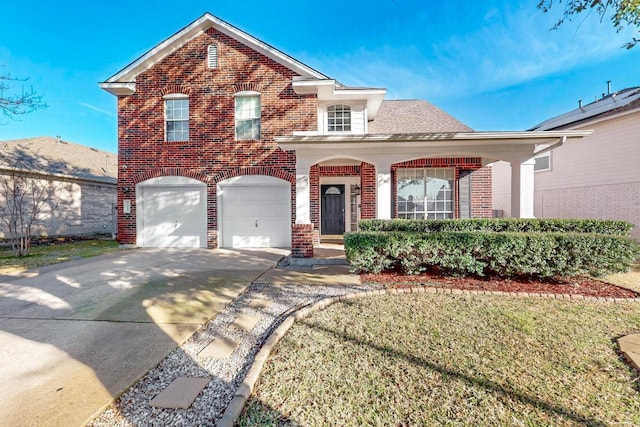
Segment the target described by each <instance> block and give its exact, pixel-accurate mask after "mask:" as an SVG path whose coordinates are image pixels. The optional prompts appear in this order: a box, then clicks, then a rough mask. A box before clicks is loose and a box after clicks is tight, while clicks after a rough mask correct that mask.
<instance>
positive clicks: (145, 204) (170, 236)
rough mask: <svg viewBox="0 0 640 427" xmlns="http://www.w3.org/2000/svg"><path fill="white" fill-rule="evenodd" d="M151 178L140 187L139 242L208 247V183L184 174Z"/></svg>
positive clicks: (166, 246) (149, 245)
mask: <svg viewBox="0 0 640 427" xmlns="http://www.w3.org/2000/svg"><path fill="white" fill-rule="evenodd" d="M150 181H151V182H149V181H145V182H144V183H142V184H139V186H138V191H137V194H138V201H137V206H138V245H140V246H143V247H156V248H158V247H160V248H199V247H202V248H205V247H207V200H206V197H207V196H206V194H207V193H206V184H204V183H202V182H199V181H196V180H192V179H189V178H181V177H163V178H156V179H154V180H150ZM140 202H142V203H140Z"/></svg>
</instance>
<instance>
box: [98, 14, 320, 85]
mask: <svg viewBox="0 0 640 427" xmlns="http://www.w3.org/2000/svg"><path fill="white" fill-rule="evenodd" d="M211 27H214V28H215V29H216V30H218V31H220V32H222V33H224V34H226V35H227V36H229V37H231V38H233V39H235V40H237V41H239V42H240V43H242V44H244V45H246V46H249V47H251V48H252V49H254V50H256V51H257V52H259V53H261V54H263V55H265V56H267V57H268V58H271V59H272V60H274V61H276V62H277V63H279V64H281V65H283V66H285V67H287V68H289V69H291V70H292V71H294V72H296V73H297V74H299V75H300V76H303V77H306V78H312V79H322V80H324V79H327V78H328V77H327V76H325V75H324V74H322V73H320V72H319V71H316V70H314V69H313V68H311V67H309V66H308V65H305V64H303V63H302V62H300V61H298V60H296V59H294V58H292V57H290V56H289V55H287V54H285V53H283V52H281V51H280V50H278V49H276V48H274V47H273V46H271V45H269V44H267V43H265V42H263V41H261V40H258V39H257V38H255V37H253V36H251V35H249V34H247V33H245V32H244V31H242V30H240V29H238V28H236V27H234V26H233V25H231V24H229V23H228V22H225V21H223V20H222V19H220V18H218V17H215V16H213V15H211V14H210V13H205V14H204V15H202V16H201V17H200V18H198V19H196V20H195V21H193V22H192V23H191V24H189V25H187V26H186V27H184V28H183V29H181V30H180V31H178V32H177V33H175V34H173V35H172V36H170V37H169V38H167V39H165V40H164V41H162V42H161V43H159V44H158V45H156V46H155V47H153V48H152V49H151V50H149V51H148V52H147V53H145V54H144V55H142V56H141V57H139V58H138V59H136V60H135V61H133V62H132V63H131V64H129V65H127V66H126V67H125V68H123V69H122V70H120V71H118V72H117V73H116V74H114V75H113V76H111V77H109V78H108V79H107V80H105V81H104V82H102V83H100V87H102V88H103V89H104V90H106V91H108V92H111V93H113V94H114V95H126V94H130V93H133V92H134V91H135V81H136V76H137V75H138V74H140V73H142V72H143V71H145V70H146V69H148V68H149V67H151V66H152V65H153V64H155V63H157V62H159V61H161V60H162V59H163V58H165V57H166V56H167V55H169V54H171V53H173V52H175V51H176V50H177V49H179V48H180V47H182V46H183V45H184V44H185V43H187V42H188V41H189V40H192V39H193V38H195V37H197V36H198V35H200V34H202V33H203V32H204V31H206V30H208V29H209V28H211Z"/></svg>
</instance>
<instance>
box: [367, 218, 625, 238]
mask: <svg viewBox="0 0 640 427" xmlns="http://www.w3.org/2000/svg"><path fill="white" fill-rule="evenodd" d="M358 227H359V229H360V230H361V231H408V232H422V233H426V232H450V231H485V232H488V231H492V232H498V233H504V232H514V233H531V232H540V233H544V232H547V233H596V234H610V235H617V236H627V235H629V232H630V231H631V229H632V228H633V224H631V223H629V222H626V221H604V220H597V219H545V218H470V219H433V220H430V219H427V220H414V219H391V220H388V219H386V220H385V219H366V220H362V221H360V223H359V224H358Z"/></svg>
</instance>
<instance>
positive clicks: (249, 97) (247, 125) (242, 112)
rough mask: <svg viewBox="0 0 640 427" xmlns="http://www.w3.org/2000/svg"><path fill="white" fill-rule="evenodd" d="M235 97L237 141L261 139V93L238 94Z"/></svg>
mask: <svg viewBox="0 0 640 427" xmlns="http://www.w3.org/2000/svg"><path fill="white" fill-rule="evenodd" d="M235 97H236V101H235V122H236V139H237V140H247V139H260V93H258V92H253V91H245V92H238V93H236V95H235Z"/></svg>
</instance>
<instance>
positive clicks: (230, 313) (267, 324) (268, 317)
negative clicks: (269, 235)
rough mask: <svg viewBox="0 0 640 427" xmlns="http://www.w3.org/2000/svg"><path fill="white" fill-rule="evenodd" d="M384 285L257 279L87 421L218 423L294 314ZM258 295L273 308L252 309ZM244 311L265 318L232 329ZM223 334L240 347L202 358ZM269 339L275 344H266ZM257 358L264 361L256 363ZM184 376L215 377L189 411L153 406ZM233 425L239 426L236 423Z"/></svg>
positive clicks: (96, 423) (114, 423)
mask: <svg viewBox="0 0 640 427" xmlns="http://www.w3.org/2000/svg"><path fill="white" fill-rule="evenodd" d="M378 287H379V285H297V284H287V285H274V284H264V283H252V284H251V285H249V286H248V287H247V289H245V291H244V292H243V293H241V294H240V295H239V296H238V297H237V298H236V299H235V300H234V301H233V302H231V303H230V304H229V305H227V307H225V308H224V309H223V310H222V311H221V312H220V313H218V314H217V315H216V316H215V317H214V318H213V319H211V320H210V321H209V322H207V323H206V324H205V325H203V326H202V327H201V328H200V329H198V330H197V331H196V332H195V333H194V334H193V335H192V336H191V337H190V338H188V339H187V340H186V341H185V342H184V343H183V344H182V345H181V346H180V347H178V348H176V349H175V350H173V351H172V352H171V353H169V355H168V356H167V357H166V358H164V359H163V360H162V361H161V362H160V363H159V364H158V365H157V366H156V367H155V368H153V369H151V370H150V371H149V372H148V373H147V374H146V375H145V376H144V377H142V378H141V379H140V380H138V382H136V383H135V384H134V385H132V386H131V387H130V388H129V389H128V390H126V391H125V392H124V393H123V394H122V395H120V397H119V398H118V399H116V400H115V402H114V403H112V404H111V405H109V406H108V407H107V408H106V409H105V410H104V411H102V412H101V413H100V414H98V415H96V416H94V417H93V418H92V419H91V420H90V421H88V422H87V424H86V425H88V426H95V427H98V426H118V427H124V426H140V425H145V426H166V425H198V426H213V425H216V424H217V423H218V422H219V421H220V420H221V418H222V417H223V415H226V414H225V411H226V412H229V411H228V410H227V407H228V406H229V405H230V404H231V402H232V401H234V402H237V399H236V400H234V399H235V398H236V396H237V395H238V394H241V395H243V396H244V395H246V397H247V398H248V397H249V394H250V392H251V390H253V387H251V388H250V389H249V390H247V389H246V384H245V383H246V377H247V374H248V373H249V371H250V370H251V372H252V375H254V376H255V379H257V376H258V375H259V372H260V371H259V370H257V373H256V369H257V368H253V369H252V367H253V366H257V365H258V364H259V365H260V367H261V366H262V364H263V363H264V360H266V356H261V359H257V358H256V355H258V354H259V352H261V349H262V348H264V347H267V348H269V349H270V348H272V347H273V345H275V343H274V339H275V338H274V337H275V335H274V334H273V332H274V331H276V330H278V331H283V330H285V331H286V329H280V328H279V327H280V326H281V325H283V324H286V325H289V326H290V324H292V323H293V320H292V317H291V316H290V315H291V314H292V313H294V312H296V311H298V310H300V309H304V308H305V307H308V306H310V305H313V304H314V303H318V302H321V303H322V302H323V301H327V300H332V299H333V298H335V297H339V296H344V295H348V294H354V293H361V292H363V291H368V290H372V289H375V288H378ZM276 290H277V291H276ZM255 298H268V299H270V300H271V301H272V304H271V305H270V306H269V307H267V308H252V307H249V302H250V301H251V300H252V299H255ZM325 305H326V303H325ZM302 312H304V310H303V311H302ZM240 314H248V315H251V316H260V317H261V320H260V321H259V322H258V323H257V324H256V326H255V327H254V328H253V329H252V330H251V331H243V330H240V329H235V328H230V327H229V325H230V324H231V323H233V321H234V320H235V318H236V317H237V316H239V315H240ZM290 319H291V320H290ZM287 329H288V328H287ZM282 334H284V332H282ZM217 338H227V339H233V340H235V341H238V342H239V344H238V347H237V348H236V349H235V351H234V352H233V354H232V355H231V356H229V357H227V358H224V359H219V360H213V359H209V358H207V359H201V358H199V357H198V353H199V352H200V351H201V350H202V349H204V348H205V347H206V346H207V345H209V343H211V342H212V341H213V340H215V339H217ZM276 342H277V341H276ZM265 343H268V344H269V345H264V344H265ZM261 354H264V353H261ZM267 356H268V353H267ZM256 360H261V362H260V363H255V361H256ZM181 376H186V377H208V378H210V379H211V380H210V382H209V384H208V385H207V386H206V387H205V389H204V390H203V391H202V392H201V393H200V395H199V396H198V397H197V398H196V400H195V401H194V402H193V405H191V407H190V408H188V409H164V408H156V407H152V406H150V405H149V402H150V401H151V399H153V398H154V397H155V396H156V395H157V394H158V393H160V392H161V391H163V390H164V389H165V388H166V387H167V386H168V385H169V384H170V383H171V382H172V381H173V380H174V379H176V378H177V377H181ZM254 383H255V381H254ZM245 400H246V399H245ZM243 404H244V401H243ZM234 405H237V403H235V404H234ZM238 410H239V411H241V410H242V407H241V406H240V407H239V409H238ZM239 413H240V412H238V414H239ZM226 419H228V417H227V418H226ZM234 421H235V418H234ZM228 425H233V422H232V423H231V424H228Z"/></svg>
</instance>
